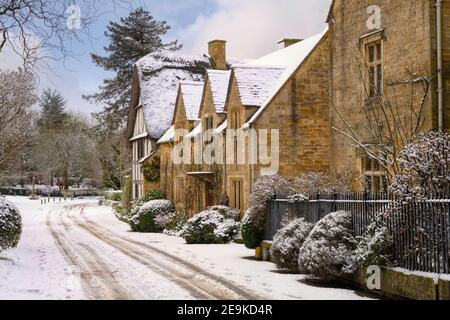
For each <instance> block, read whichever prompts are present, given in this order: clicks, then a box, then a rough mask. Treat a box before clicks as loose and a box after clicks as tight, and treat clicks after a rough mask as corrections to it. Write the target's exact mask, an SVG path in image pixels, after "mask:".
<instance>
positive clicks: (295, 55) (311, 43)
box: [244, 27, 328, 127]
mask: <svg viewBox="0 0 450 320" xmlns="http://www.w3.org/2000/svg"><path fill="white" fill-rule="evenodd" d="M327 33H328V27H327V28H326V29H325V30H324V31H323V32H322V33H320V34H318V35H316V36H313V37H311V38H308V39H305V40H303V41H301V42H299V43H296V44H294V45H291V46H289V47H287V48H284V49H281V50H278V51H275V52H273V53H271V54H268V55H266V56H264V57H262V58H260V59H258V60H255V61H254V62H252V65H261V66H264V65H269V64H270V65H276V66H278V67H283V68H284V69H283V72H282V74H281V75H280V76H279V77H277V81H276V82H275V83H274V85H273V86H272V87H271V89H270V92H269V93H268V94H266V95H265V99H264V101H262V103H261V106H262V107H261V108H259V110H258V111H256V113H255V114H254V115H253V116H252V117H251V118H250V120H249V121H248V122H247V123H246V124H245V125H244V127H248V126H249V125H250V124H252V123H253V122H254V121H255V120H256V119H258V118H259V116H260V115H261V113H262V112H264V110H265V108H266V107H267V106H268V105H269V104H270V103H271V102H272V100H273V98H274V97H275V96H276V95H277V93H278V92H279V91H280V90H281V89H282V88H283V86H284V85H285V83H286V82H287V81H289V79H290V78H291V77H292V76H293V75H294V74H295V72H296V71H297V69H298V68H300V66H301V65H302V64H303V62H304V61H305V60H306V58H307V57H309V55H310V54H311V52H312V51H313V50H314V49H315V48H316V47H317V45H318V44H319V43H320V41H321V40H322V39H323V38H324V37H325V36H326V34H327Z"/></svg>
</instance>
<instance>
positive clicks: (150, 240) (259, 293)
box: [0, 197, 368, 300]
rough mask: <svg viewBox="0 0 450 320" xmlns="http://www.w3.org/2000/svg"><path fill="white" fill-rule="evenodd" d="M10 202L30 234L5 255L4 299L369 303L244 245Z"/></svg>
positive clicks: (105, 211) (87, 209) (93, 210)
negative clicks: (138, 229) (142, 230)
mask: <svg viewBox="0 0 450 320" xmlns="http://www.w3.org/2000/svg"><path fill="white" fill-rule="evenodd" d="M8 199H9V200H11V201H13V202H14V203H15V204H16V205H17V206H18V207H19V209H20V210H21V212H22V215H23V220H24V232H23V236H22V240H21V242H20V244H19V246H18V248H17V249H14V250H10V251H8V252H6V253H2V254H1V255H0V299H166V300H167V299H308V300H309V299H321V300H322V299H323V300H326V299H338V300H353V299H368V297H367V296H365V295H364V294H362V293H359V292H356V291H353V290H348V289H339V288H327V287H321V286H314V285H311V284H308V283H307V282H305V281H304V280H305V279H304V277H303V276H301V275H291V274H284V273H282V272H280V271H278V270H277V269H276V267H275V266H274V265H273V264H272V263H269V262H257V261H255V260H254V259H253V255H254V252H253V251H252V250H248V249H246V248H245V247H244V246H243V245H238V244H229V245H186V244H185V243H184V240H183V239H181V238H177V237H170V236H167V235H163V234H139V233H132V232H130V228H129V227H128V225H127V224H125V223H123V222H120V221H118V220H117V219H116V217H115V216H114V214H113V212H112V210H111V209H110V208H108V207H99V206H98V205H97V202H96V201H95V200H78V201H68V202H62V203H59V202H56V203H51V204H47V205H41V204H40V202H39V201H34V202H33V201H31V200H28V199H26V198H20V197H15V198H8Z"/></svg>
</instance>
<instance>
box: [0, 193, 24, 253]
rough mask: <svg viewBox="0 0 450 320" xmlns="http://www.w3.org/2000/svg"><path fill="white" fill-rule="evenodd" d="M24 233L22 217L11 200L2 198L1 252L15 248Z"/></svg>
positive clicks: (0, 200) (0, 201)
mask: <svg viewBox="0 0 450 320" xmlns="http://www.w3.org/2000/svg"><path fill="white" fill-rule="evenodd" d="M21 234H22V217H21V216H20V212H19V209H17V207H16V206H15V205H13V204H12V203H11V202H9V201H6V200H3V199H0V252H1V251H4V250H6V249H10V248H15V247H16V246H17V244H18V243H19V240H20V236H21Z"/></svg>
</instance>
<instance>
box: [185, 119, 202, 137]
mask: <svg viewBox="0 0 450 320" xmlns="http://www.w3.org/2000/svg"><path fill="white" fill-rule="evenodd" d="M201 133H202V122H201V121H199V123H198V124H197V125H196V126H195V128H194V129H193V130H192V131H191V132H189V133H188V134H187V135H186V138H195V137H197V136H199V135H200V134H201Z"/></svg>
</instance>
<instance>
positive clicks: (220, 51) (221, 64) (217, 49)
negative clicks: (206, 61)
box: [208, 40, 227, 70]
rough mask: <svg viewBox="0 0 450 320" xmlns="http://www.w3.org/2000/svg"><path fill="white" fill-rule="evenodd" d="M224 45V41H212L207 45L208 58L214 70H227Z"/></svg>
mask: <svg viewBox="0 0 450 320" xmlns="http://www.w3.org/2000/svg"><path fill="white" fill-rule="evenodd" d="M226 43H227V42H226V41H224V40H213V41H210V42H209V43H208V47H209V50H208V51H209V57H210V58H211V60H212V62H213V64H214V68H215V69H218V70H227V56H226Z"/></svg>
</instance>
